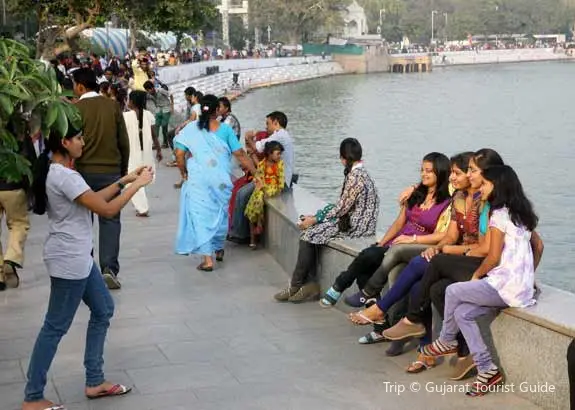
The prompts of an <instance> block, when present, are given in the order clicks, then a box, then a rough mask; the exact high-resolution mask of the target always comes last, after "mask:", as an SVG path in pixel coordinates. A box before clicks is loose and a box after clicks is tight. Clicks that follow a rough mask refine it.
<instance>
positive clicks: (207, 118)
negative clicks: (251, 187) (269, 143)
mask: <svg viewBox="0 0 575 410" xmlns="http://www.w3.org/2000/svg"><path fill="white" fill-rule="evenodd" d="M201 110H202V111H201V115H200V118H199V120H198V121H193V122H191V123H189V124H188V125H187V126H186V127H185V128H184V129H183V130H182V131H181V132H180V133H179V134H178V135H177V136H176V138H175V139H174V148H175V154H176V162H177V164H178V168H179V169H180V172H181V174H182V179H183V180H184V181H185V182H184V184H183V185H182V191H181V196H180V216H179V224H178V234H177V239H176V253H177V254H180V255H190V254H196V255H202V256H203V261H202V263H201V264H200V265H199V266H198V268H197V269H198V270H202V271H207V272H211V271H212V270H213V268H214V261H213V256H214V254H215V256H216V259H217V260H218V261H221V260H223V256H224V242H225V238H226V234H227V230H228V206H229V201H230V196H231V194H232V181H231V170H232V165H231V160H232V155H233V156H235V157H236V158H237V159H238V161H239V162H240V163H241V164H242V165H243V166H244V167H245V168H247V169H248V170H249V171H250V172H252V171H253V172H254V175H255V172H256V170H255V167H254V164H253V163H252V162H251V161H250V160H249V159H248V156H247V155H246V153H245V151H244V150H243V148H242V146H241V144H240V143H239V141H238V138H237V137H236V135H235V134H234V131H233V130H232V128H231V127H230V126H229V125H227V124H222V123H220V122H219V121H218V119H217V117H218V98H217V97H216V96H213V95H206V96H205V97H204V98H203V99H202V100H201Z"/></svg>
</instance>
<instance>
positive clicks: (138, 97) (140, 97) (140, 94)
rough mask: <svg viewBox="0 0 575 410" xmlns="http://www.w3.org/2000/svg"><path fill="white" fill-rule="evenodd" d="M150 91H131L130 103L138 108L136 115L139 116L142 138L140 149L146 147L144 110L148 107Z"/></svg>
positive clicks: (139, 128) (140, 137) (140, 136)
mask: <svg viewBox="0 0 575 410" xmlns="http://www.w3.org/2000/svg"><path fill="white" fill-rule="evenodd" d="M147 99H148V93H146V92H145V91H132V92H131V93H130V103H131V104H132V106H133V107H135V108H137V109H138V110H137V111H136V116H137V118H138V130H139V139H140V149H141V150H143V149H144V132H143V128H144V110H145V109H146V102H147Z"/></svg>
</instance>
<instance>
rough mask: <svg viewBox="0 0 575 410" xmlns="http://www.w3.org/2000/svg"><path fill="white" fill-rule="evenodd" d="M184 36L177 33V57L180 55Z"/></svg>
mask: <svg viewBox="0 0 575 410" xmlns="http://www.w3.org/2000/svg"><path fill="white" fill-rule="evenodd" d="M183 36H184V34H183V33H181V32H178V33H176V50H175V51H176V53H177V55H179V54H180V48H181V47H182V37H183Z"/></svg>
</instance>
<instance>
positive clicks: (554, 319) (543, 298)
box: [267, 186, 575, 338]
mask: <svg viewBox="0 0 575 410" xmlns="http://www.w3.org/2000/svg"><path fill="white" fill-rule="evenodd" d="M267 203H268V206H269V207H271V208H273V209H274V210H275V211H277V212H278V214H279V215H280V216H281V217H282V218H283V219H285V220H286V221H289V222H291V223H292V224H293V225H294V227H295V228H296V229H297V226H296V222H297V220H298V218H299V216H300V215H308V214H313V213H315V212H316V211H317V210H318V209H321V208H323V207H324V206H325V205H326V204H327V203H326V202H325V201H322V200H321V199H319V198H317V197H316V196H314V195H312V194H310V193H309V192H308V191H306V190H305V189H303V188H300V187H298V186H295V187H294V189H293V190H292V193H291V194H285V195H282V196H280V197H276V198H271V199H269V200H268V201H267ZM381 236H383V233H381V234H379V233H378V234H377V235H376V236H375V237H373V238H358V239H343V240H335V241H331V242H330V243H329V245H328V247H329V248H331V249H334V250H337V251H340V252H343V253H345V254H346V255H349V256H351V257H355V256H357V255H358V254H359V252H361V250H362V249H364V248H366V247H367V246H369V245H371V244H373V243H375V242H376V241H377V239H378V238H379V237H381ZM539 287H540V288H541V290H542V293H541V295H540V296H539V298H538V300H537V304H536V305H535V306H532V307H529V308H525V309H518V308H509V309H505V310H504V313H506V314H508V315H511V316H513V317H516V318H519V319H523V320H525V321H527V322H532V323H534V324H536V325H538V326H542V327H545V328H548V329H549V330H552V331H554V332H557V333H560V334H563V335H565V336H568V337H572V338H575V317H574V316H572V315H571V314H570V313H571V312H575V295H574V294H572V293H570V292H566V291H564V290H561V289H558V288H554V287H552V286H548V285H539Z"/></svg>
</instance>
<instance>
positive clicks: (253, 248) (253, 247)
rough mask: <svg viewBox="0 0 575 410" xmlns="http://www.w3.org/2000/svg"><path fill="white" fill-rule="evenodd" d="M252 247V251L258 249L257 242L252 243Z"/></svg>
mask: <svg viewBox="0 0 575 410" xmlns="http://www.w3.org/2000/svg"><path fill="white" fill-rule="evenodd" d="M250 249H251V250H252V251H255V250H257V249H258V245H256V244H255V243H250Z"/></svg>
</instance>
